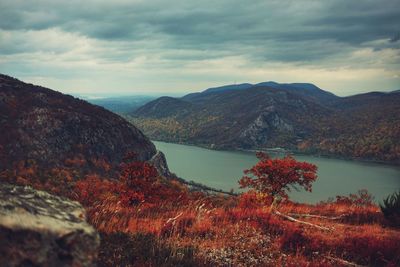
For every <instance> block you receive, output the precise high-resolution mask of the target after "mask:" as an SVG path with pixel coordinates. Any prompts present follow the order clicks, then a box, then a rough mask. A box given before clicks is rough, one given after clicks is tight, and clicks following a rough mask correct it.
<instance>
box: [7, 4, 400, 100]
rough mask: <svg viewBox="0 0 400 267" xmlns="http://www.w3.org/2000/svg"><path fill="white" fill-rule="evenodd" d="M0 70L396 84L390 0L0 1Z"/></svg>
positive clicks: (396, 10) (202, 81)
mask: <svg viewBox="0 0 400 267" xmlns="http://www.w3.org/2000/svg"><path fill="white" fill-rule="evenodd" d="M0 73H3V74H7V75H11V76H14V77H16V78H18V79H21V80H23V81H26V82H30V83H34V84H38V85H42V86H45V87H49V88H52V89H56V90H58V91H62V92H64V93H69V94H86V95H129V94H165V95H168V94H180V93H181V94H183V93H188V92H194V91H200V90H203V89H206V88H209V87H215V86H219V85H226V84H234V83H244V82H249V83H257V82H263V81H276V82H283V83H290V82H310V83H314V84H316V85H317V86H319V87H320V88H322V89H325V90H328V91H331V92H333V93H335V94H337V95H341V96H345V95H352V94H357V93H363V92H367V91H392V90H398V89H400V0H379V1H376V0H365V1H364V0H359V1H350V0H331V1H311V0H296V1H288V0H279V1H273V0H270V1H267V0H252V1H243V0H240V1H238V0H218V1H215V0H213V1H201V0H198V1H194V0H192V1H189V0H186V1H181V0H168V1H159V0H143V1H142V0H138V1H136V0H133V1H132V0H131V1H126V0H116V1H110V0H107V1H93V0H86V1H81V0H79V1H78V0H68V1H56V0H46V1H27V0H0Z"/></svg>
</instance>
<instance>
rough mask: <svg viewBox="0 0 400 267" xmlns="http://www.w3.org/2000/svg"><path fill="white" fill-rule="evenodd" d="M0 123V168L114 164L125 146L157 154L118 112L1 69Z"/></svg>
mask: <svg viewBox="0 0 400 267" xmlns="http://www.w3.org/2000/svg"><path fill="white" fill-rule="evenodd" d="M0 129H1V131H0V172H1V171H4V170H7V169H8V170H14V169H16V168H17V167H16V166H21V165H22V166H26V165H34V166H41V167H44V168H46V169H51V168H53V167H59V166H65V165H71V164H74V163H76V162H84V163H85V166H86V167H87V168H89V169H93V168H95V167H96V166H97V165H99V162H100V163H101V162H103V163H104V164H110V165H111V166H117V165H118V164H120V163H121V161H122V159H123V157H124V156H125V154H126V153H128V152H135V153H136V154H137V157H138V159H139V160H142V161H148V160H151V159H152V158H153V157H155V156H160V154H159V153H157V151H156V148H155V146H154V145H153V143H151V142H150V140H149V139H148V138H147V137H146V136H145V135H144V134H143V133H142V132H141V131H140V130H138V129H137V128H136V127H135V126H133V125H132V124H130V123H129V122H127V121H126V120H125V119H123V118H122V117H120V116H118V115H116V114H114V113H112V112H110V111H108V110H106V109H104V108H102V107H99V106H95V105H92V104H89V103H88V102H86V101H83V100H80V99H77V98H74V97H72V96H69V95H65V94H62V93H59V92H56V91H53V90H50V89H47V88H43V87H40V86H35V85H32V84H27V83H24V82H22V81H19V80H17V79H14V78H11V77H9V76H6V75H0ZM158 161H159V162H163V161H162V160H161V161H160V160H158ZM163 167H165V166H163ZM164 169H165V168H164Z"/></svg>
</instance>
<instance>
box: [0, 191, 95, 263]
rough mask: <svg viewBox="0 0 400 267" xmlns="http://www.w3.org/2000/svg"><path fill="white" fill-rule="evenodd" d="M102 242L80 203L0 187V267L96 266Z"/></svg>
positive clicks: (43, 193) (37, 192) (49, 195)
mask: <svg viewBox="0 0 400 267" xmlns="http://www.w3.org/2000/svg"><path fill="white" fill-rule="evenodd" d="M99 243H100V241H99V236H98V234H97V232H96V231H95V230H94V229H93V228H92V227H91V226H90V225H89V224H87V223H86V221H85V211H84V209H83V208H82V206H81V205H80V204H79V203H78V202H75V201H71V200H68V199H65V198H61V197H57V196H54V195H51V194H49V193H46V192H43V191H37V190H34V189H32V188H31V187H20V186H14V185H9V184H0V266H7V267H8V266H10V267H12V266H49V267H50V266H58V267H62V266H93V265H94V261H95V260H96V256H97V248H98V246H99Z"/></svg>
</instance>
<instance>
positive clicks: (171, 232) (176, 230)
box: [8, 162, 400, 266]
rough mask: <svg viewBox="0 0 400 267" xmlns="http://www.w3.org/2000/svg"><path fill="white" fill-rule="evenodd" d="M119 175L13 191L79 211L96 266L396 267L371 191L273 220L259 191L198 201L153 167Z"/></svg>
mask: <svg viewBox="0 0 400 267" xmlns="http://www.w3.org/2000/svg"><path fill="white" fill-rule="evenodd" d="M122 167H123V168H122V170H121V171H120V175H121V177H120V178H119V179H118V180H110V179H105V178H103V177H100V176H99V175H97V176H96V175H91V176H87V177H86V178H85V179H83V180H80V181H76V180H74V179H73V176H74V174H71V173H69V172H68V170H60V171H56V170H54V174H56V176H57V179H53V180H52V182H51V183H49V182H48V181H47V182H44V183H41V181H40V179H39V180H32V179H24V176H26V177H31V176H32V175H34V174H33V173H34V170H30V171H27V172H26V173H24V172H19V176H18V179H16V180H13V179H11V178H10V177H9V178H8V181H9V182H13V183H23V184H32V183H31V181H35V182H34V183H33V185H34V186H35V187H41V188H42V189H46V190H48V191H53V192H54V191H55V192H57V193H58V194H63V195H65V196H68V197H70V198H72V199H75V200H78V201H80V202H81V203H82V204H83V205H84V206H85V208H86V210H87V214H88V218H89V222H90V223H91V224H92V225H93V226H95V227H96V229H97V230H98V231H99V232H100V233H101V236H102V244H101V249H100V252H99V259H98V265H99V266H357V265H368V266H398V265H400V246H399V244H400V231H399V230H398V229H396V228H391V227H389V224H388V222H387V221H386V220H385V218H384V216H383V215H382V213H381V212H380V209H379V208H378V207H377V206H376V205H375V204H373V202H372V199H371V197H370V196H369V195H368V194H367V193H366V192H365V191H360V192H359V193H358V194H353V195H350V196H347V197H337V199H336V200H334V201H333V200H332V201H328V202H325V203H319V204H317V205H308V204H299V203H294V202H291V201H283V202H282V203H281V204H280V205H279V206H278V207H277V208H276V210H274V211H272V212H271V211H270V209H269V208H266V205H265V203H264V202H263V201H264V200H265V199H264V198H263V197H262V195H261V196H260V194H259V193H256V192H253V191H249V192H247V193H244V194H242V195H240V196H227V195H222V194H219V195H218V194H207V193H202V192H195V191H191V190H189V188H188V187H186V186H185V185H183V184H181V183H180V182H179V181H176V180H171V179H165V178H163V177H159V176H158V174H157V172H155V170H154V168H153V167H152V166H151V165H149V164H147V163H141V162H133V163H127V164H123V165H122ZM43 181H46V180H43ZM57 183H58V184H57ZM277 211H278V212H277ZM280 214H283V215H288V216H290V218H293V219H296V220H300V221H301V222H302V223H298V222H293V221H289V220H287V219H285V218H284V217H282V216H281V215H280ZM304 222H305V223H308V224H304ZM317 226H321V227H317ZM323 229H326V230H323Z"/></svg>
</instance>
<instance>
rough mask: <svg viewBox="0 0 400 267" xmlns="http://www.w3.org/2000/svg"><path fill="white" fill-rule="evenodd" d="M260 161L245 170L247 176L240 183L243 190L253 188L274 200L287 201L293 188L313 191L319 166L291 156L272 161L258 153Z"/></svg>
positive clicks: (263, 154) (265, 155)
mask: <svg viewBox="0 0 400 267" xmlns="http://www.w3.org/2000/svg"><path fill="white" fill-rule="evenodd" d="M257 157H258V158H259V159H260V161H259V162H258V163H257V164H256V165H254V166H253V167H252V168H251V169H248V170H245V171H244V173H245V176H243V177H242V179H241V180H240V181H239V184H240V187H241V188H246V187H249V188H253V189H255V190H256V191H258V192H260V193H262V194H265V195H269V196H271V197H272V198H275V197H277V196H278V197H280V198H283V199H287V198H288V195H287V191H290V190H291V187H293V186H300V187H303V188H304V189H305V190H306V191H311V186H312V183H313V182H314V181H315V180H316V179H317V175H316V172H317V166H315V165H314V164H311V163H307V162H299V161H296V160H295V159H294V158H293V157H291V156H290V155H288V156H286V157H284V158H282V159H279V158H278V159H272V158H271V157H270V156H268V155H267V154H265V153H262V152H258V153H257Z"/></svg>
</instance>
